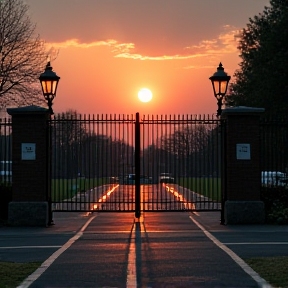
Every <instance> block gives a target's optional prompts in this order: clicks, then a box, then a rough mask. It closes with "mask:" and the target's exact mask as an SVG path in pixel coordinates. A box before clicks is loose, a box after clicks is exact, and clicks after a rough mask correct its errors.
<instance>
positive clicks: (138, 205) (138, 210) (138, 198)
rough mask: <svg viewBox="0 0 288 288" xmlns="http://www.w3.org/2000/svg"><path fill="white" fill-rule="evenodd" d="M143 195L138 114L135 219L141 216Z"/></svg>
mask: <svg viewBox="0 0 288 288" xmlns="http://www.w3.org/2000/svg"><path fill="white" fill-rule="evenodd" d="M140 202H141V194H140V120H139V113H136V122H135V217H136V218H140V216H141V203H140Z"/></svg>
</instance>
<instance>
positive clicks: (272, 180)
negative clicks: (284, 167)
mask: <svg viewBox="0 0 288 288" xmlns="http://www.w3.org/2000/svg"><path fill="white" fill-rule="evenodd" d="M287 182H288V179H287V175H286V173H284V172H280V171H262V172H261V184H262V186H265V187H273V186H286V185H287Z"/></svg>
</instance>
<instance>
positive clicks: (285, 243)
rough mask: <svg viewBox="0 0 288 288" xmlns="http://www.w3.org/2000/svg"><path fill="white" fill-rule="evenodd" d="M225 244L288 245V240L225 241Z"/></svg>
mask: <svg viewBox="0 0 288 288" xmlns="http://www.w3.org/2000/svg"><path fill="white" fill-rule="evenodd" d="M223 244H224V245H288V242H242V243H241V242H240V243H233V242H231V243H223Z"/></svg>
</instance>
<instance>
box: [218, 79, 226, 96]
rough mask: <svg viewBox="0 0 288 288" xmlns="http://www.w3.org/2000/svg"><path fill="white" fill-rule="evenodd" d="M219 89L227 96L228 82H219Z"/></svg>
mask: <svg viewBox="0 0 288 288" xmlns="http://www.w3.org/2000/svg"><path fill="white" fill-rule="evenodd" d="M219 82H220V83H219V88H220V91H219V92H220V93H221V94H226V89H227V81H219Z"/></svg>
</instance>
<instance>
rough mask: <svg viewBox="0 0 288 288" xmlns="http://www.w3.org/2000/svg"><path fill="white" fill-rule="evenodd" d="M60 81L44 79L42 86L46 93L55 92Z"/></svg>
mask: <svg viewBox="0 0 288 288" xmlns="http://www.w3.org/2000/svg"><path fill="white" fill-rule="evenodd" d="M57 83H58V81H51V80H46V81H45V80H43V81H42V87H43V93H44V94H53V95H54V94H55V92H56V88H57Z"/></svg>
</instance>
